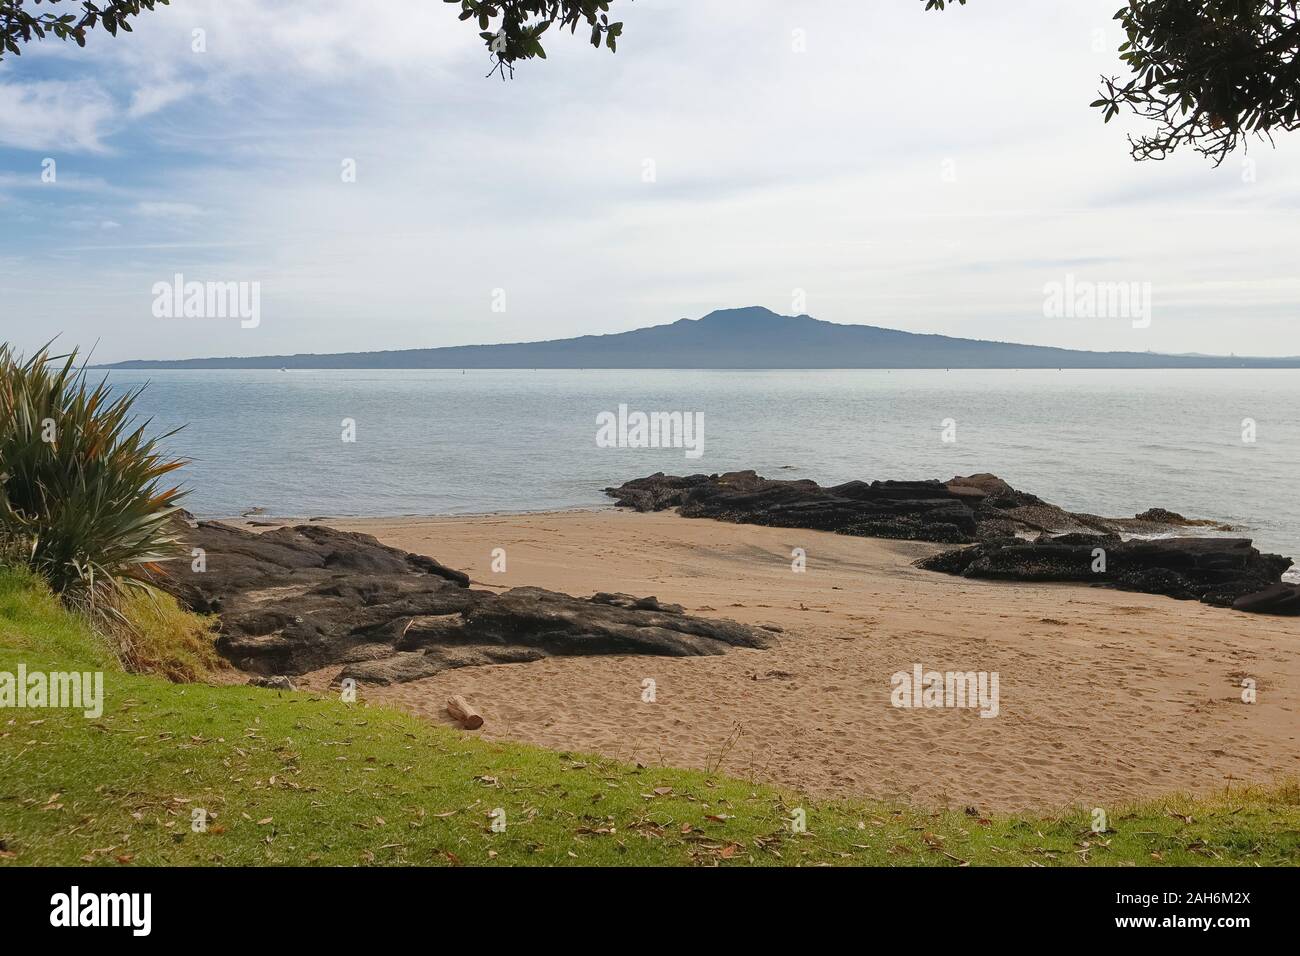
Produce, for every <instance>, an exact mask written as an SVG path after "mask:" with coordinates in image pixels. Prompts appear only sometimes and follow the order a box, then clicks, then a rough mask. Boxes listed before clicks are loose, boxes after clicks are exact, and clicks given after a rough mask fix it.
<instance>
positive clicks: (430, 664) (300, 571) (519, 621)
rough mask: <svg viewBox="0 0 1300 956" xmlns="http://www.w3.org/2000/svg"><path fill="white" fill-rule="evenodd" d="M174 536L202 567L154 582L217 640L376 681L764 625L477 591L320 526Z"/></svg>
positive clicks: (762, 642) (603, 598)
mask: <svg viewBox="0 0 1300 956" xmlns="http://www.w3.org/2000/svg"><path fill="white" fill-rule="evenodd" d="M186 534H187V537H188V540H189V542H190V544H191V545H192V547H195V548H200V549H202V553H203V554H202V565H201V569H200V570H196V569H195V567H194V565H192V564H181V563H180V562H178V563H177V564H178V566H177V567H176V568H174V569H172V570H171V571H169V574H168V576H167V577H165V578H163V579H162V580H161V581H160V582H159V583H160V584H161V586H162V587H163V588H164V589H166V590H168V591H170V592H171V593H172V594H174V595H175V596H176V597H177V598H178V599H179V600H180V601H181V602H182V603H183V604H185V605H186V606H187V607H189V608H191V609H192V610H195V611H200V612H204V613H216V614H219V615H220V617H221V636H220V638H219V640H218V643H217V650H218V651H219V652H220V653H221V654H222V655H223V656H224V657H226V658H227V659H228V660H230V661H231V663H233V664H234V665H235V666H236V667H238V668H240V669H241V670H245V671H249V672H251V673H253V674H260V675H277V676H279V675H296V674H302V673H305V672H306V671H310V670H316V669H318V668H323V667H330V666H333V665H340V666H341V667H342V669H341V670H340V672H339V674H338V678H339V679H342V678H348V677H352V678H355V679H356V680H358V681H360V682H371V683H378V684H388V683H395V682H400V681H409V680H415V679H417V678H420V677H428V676H430V675H432V674H436V673H438V672H439V671H443V670H447V669H449V668H453V667H468V666H473V665H476V664H500V663H514V662H520V661H531V660H537V659H539V658H542V657H548V656H558V655H572V654H652V655H664V656H671V657H686V656H693V655H706V654H721V653H724V652H725V651H726V650H727V649H728V648H730V647H756V648H762V647H765V646H767V636H766V633H767V632H766V631H765V630H764V629H762V628H751V627H747V626H745V625H742V624H737V623H735V622H734V621H727V620H708V619H705V618H699V617H694V616H692V615H689V614H687V613H685V611H684V610H683V609H682V608H681V607H679V606H677V605H675V604H662V603H660V602H659V601H658V600H656V599H655V598H653V597H644V598H636V597H632V596H630V595H625V594H603V593H602V594H596V595H594V596H593V597H590V598H576V597H571V596H570V595H567V594H560V593H557V592H554V591H547V590H544V589H542V588H529V587H525V588H514V589H512V590H509V591H506V592H504V593H502V594H495V593H493V592H490V591H483V590H476V589H474V588H471V587H470V586H469V585H470V581H469V578H468V577H467V576H466V575H465V574H464V573H463V572H461V571H457V570H454V569H452V568H448V567H446V566H444V565H442V564H440V563H439V562H437V561H435V560H433V559H432V558H428V557H424V556H423V555H417V554H410V553H408V552H405V551H401V550H399V549H397V548H390V547H388V546H386V545H383V544H381V543H380V542H379V541H378V540H376V539H375V538H374V537H372V536H371V535H366V534H357V533H355V532H346V531H338V530H335V529H333V528H328V527H323V526H320V525H300V526H297V527H291V528H278V529H276V530H273V531H266V532H264V533H260V534H258V533H253V532H250V531H245V530H243V529H240V528H235V527H231V526H229V525H225V524H221V523H219V522H208V521H204V522H197V523H194V525H193V527H191V528H189V529H188V530H187V532H186Z"/></svg>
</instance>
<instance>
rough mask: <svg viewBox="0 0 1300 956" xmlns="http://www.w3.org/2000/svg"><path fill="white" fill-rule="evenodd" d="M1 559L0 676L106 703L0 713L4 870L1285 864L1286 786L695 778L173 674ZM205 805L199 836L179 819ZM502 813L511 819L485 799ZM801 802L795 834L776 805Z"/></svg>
mask: <svg viewBox="0 0 1300 956" xmlns="http://www.w3.org/2000/svg"><path fill="white" fill-rule="evenodd" d="M112 659H113V658H112V654H111V653H110V652H109V651H108V649H107V647H106V646H105V644H104V642H103V641H102V640H100V639H99V638H97V637H96V636H95V634H94V633H93V632H92V631H91V630H90V628H88V627H87V626H86V625H85V624H84V623H83V622H81V621H79V620H77V619H75V618H73V617H71V616H69V615H68V614H67V613H66V612H64V611H63V610H61V609H60V607H59V606H58V604H57V603H56V602H55V601H54V599H53V598H52V597H50V596H49V594H48V593H47V592H45V591H43V590H42V589H41V587H40V586H39V585H37V584H36V583H35V582H34V580H33V579H32V578H31V577H30V576H29V575H27V574H23V573H14V572H7V571H4V570H0V671H11V672H12V671H15V670H16V668H17V665H18V663H19V662H20V661H21V662H24V663H26V665H27V667H28V669H29V670H31V669H36V668H46V669H65V670H67V669H72V668H74V667H76V668H79V669H85V668H87V667H99V668H102V669H104V670H105V671H106V673H105V698H106V699H105V707H104V713H103V716H102V717H101V718H99V719H97V720H88V719H86V718H85V717H83V716H82V715H81V712H80V711H65V710H52V709H49V710H39V711H37V710H0V863H6V864H9V865H15V864H17V865H21V864H78V863H86V864H94V865H109V866H117V865H124V864H129V865H151V864H209V865H210V864H224V865H240V864H248V865H277V864H308V863H319V864H331V865H358V864H361V865H367V864H403V863H408V864H456V863H464V864H487V865H501V864H577V865H692V864H694V865H715V864H718V865H725V866H735V865H744V864H757V865H792V864H805V865H809V864H823V863H830V864H888V865H916V864H919V865H939V866H957V865H959V864H961V863H963V862H969V863H971V864H973V865H1012V866H1021V865H1068V864H1090V865H1126V864H1136V865H1152V864H1162V863H1163V864H1243V863H1260V864H1264V865H1272V864H1292V865H1294V864H1296V863H1297V862H1298V861H1300V788H1298V787H1296V786H1294V785H1279V786H1275V787H1269V788H1252V789H1243V790H1239V791H1233V792H1231V793H1224V794H1223V795H1221V796H1220V797H1218V798H1215V799H1211V800H1190V799H1185V798H1178V797H1175V798H1170V799H1168V800H1164V801H1158V802H1154V803H1148V804H1143V805H1141V806H1133V807H1127V808H1113V809H1111V808H1108V812H1109V817H1110V818H1109V825H1110V831H1109V832H1107V833H1104V834H1101V835H1098V834H1094V833H1092V832H1091V830H1090V828H1089V824H1090V820H1089V817H1088V815H1087V814H1086V813H1085V812H1084V811H1083V810H1078V811H1067V812H1063V813H1061V814H1058V815H1038V816H1035V815H1027V816H1026V815H1022V816H1002V815H994V816H990V817H975V816H970V815H967V814H966V813H962V812H930V811H927V810H924V809H918V808H908V807H896V806H889V805H884V804H874V803H851V802H839V801H833V802H818V801H813V800H809V799H806V798H803V797H800V796H799V795H797V794H794V793H789V792H783V791H781V790H779V789H776V788H772V787H768V786H760V785H756V784H751V783H748V782H745V781H742V780H737V779H734V778H729V777H723V776H717V775H712V774H705V773H699V772H693V771H684V770H671V769H661V768H638V767H632V766H628V765H626V764H620V763H617V762H613V761H609V760H604V759H601V758H595V757H588V756H581V755H576V754H562V753H554V752H551V751H547V750H542V749H539V748H536V747H529V746H523V745H513V744H497V743H489V742H485V741H481V740H477V739H474V738H473V737H472V736H470V735H468V734H463V733H460V732H456V731H453V730H450V729H445V728H442V727H438V726H433V725H430V724H428V723H425V722H423V721H420V720H418V719H417V718H414V717H410V716H407V715H404V714H401V713H398V712H396V711H393V710H389V709H386V708H382V707H368V706H365V705H364V704H344V703H341V702H339V701H337V700H334V699H325V698H321V697H318V696H314V695H310V694H305V693H278V692H271V691H265V690H259V689H253V688H245V687H211V686H206V685H201V684H190V685H181V684H172V683H169V682H167V681H165V680H163V679H161V678H157V677H147V676H133V675H128V674H124V673H121V672H120V671H116V670H112V671H110V670H109V668H110V667H111V666H112V665H111V664H110V663H109V662H110V661H112ZM195 808H203V809H205V810H207V811H208V812H209V813H211V814H213V817H212V818H211V819H210V822H209V825H208V829H207V832H203V833H196V832H192V829H191V813H192V811H193V810H194V809H195ZM496 808H502V809H503V810H504V811H505V824H506V826H505V830H504V832H493V831H492V829H491V826H490V824H491V819H490V818H489V813H491V812H492V811H493V810H494V809H496ZM796 808H802V809H803V810H804V812H805V813H806V818H807V832H806V833H802V834H796V833H794V832H793V828H792V826H791V818H792V814H793V812H794V810H795V809H796Z"/></svg>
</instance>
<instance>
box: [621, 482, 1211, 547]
mask: <svg viewBox="0 0 1300 956" xmlns="http://www.w3.org/2000/svg"><path fill="white" fill-rule="evenodd" d="M605 493H606V494H608V495H609V496H610V497H612V498H614V499H615V500H616V501H617V503H618V504H619V505H621V506H623V507H628V508H635V509H636V510H637V511H663V510H665V509H668V508H676V509H677V510H678V512H679V513H680V514H682V515H683V516H685V517H688V518H716V519H718V520H721V521H735V522H739V523H742V524H761V525H769V526H773V527H782V528H809V529H812V530H815V531H834V532H838V533H840V534H852V535H861V536H864V537H871V538H903V539H909V540H916V541H934V542H938V543H941V544H969V543H972V542H975V541H985V540H993V539H997V538H1002V537H1008V536H1012V535H1017V534H1037V533H1041V532H1048V531H1050V532H1055V533H1062V532H1083V533H1099V534H1119V533H1121V532H1123V533H1131V534H1138V533H1159V532H1167V531H1169V530H1171V529H1172V528H1182V527H1186V526H1188V525H1208V524H1212V523H1211V522H1194V521H1188V519H1186V518H1183V517H1182V516H1181V515H1177V514H1174V513H1173V512H1164V511H1161V510H1160V509H1152V510H1151V511H1148V512H1144V513H1143V514H1141V515H1138V516H1136V517H1134V518H1101V517H1098V516H1096V515H1089V514H1075V513H1073V512H1069V511H1066V510H1065V509H1063V508H1058V507H1057V506H1056V505H1053V504H1049V503H1048V502H1046V501H1043V500H1042V499H1041V498H1039V497H1038V496H1037V495H1031V494H1029V493H1028V492H1024V491H1017V490H1016V489H1015V488H1012V487H1011V485H1009V484H1007V483H1006V482H1005V481H1003V480H1002V479H1001V478H999V477H997V476H996V475H989V474H979V475H970V476H967V477H957V478H953V479H951V480H950V481H872V482H869V483H868V482H865V481H849V482H845V483H844V484H842V485H833V486H831V487H828V488H823V487H822V486H820V485H819V484H817V482H815V481H809V480H806V479H805V480H797V481H782V480H776V479H769V478H763V477H762V476H760V475H758V474H756V473H755V472H752V471H733V472H727V473H726V474H722V475H688V476H685V477H677V476H673V475H665V474H663V473H662V472H660V473H658V474H654V475H651V476H649V477H648V478H638V479H636V480H634V481H629V482H626V483H624V484H622V485H620V486H619V487H617V488H606V489H605Z"/></svg>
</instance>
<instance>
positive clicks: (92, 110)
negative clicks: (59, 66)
mask: <svg viewBox="0 0 1300 956" xmlns="http://www.w3.org/2000/svg"><path fill="white" fill-rule="evenodd" d="M115 115H116V108H115V107H114V105H113V101H112V99H111V98H110V97H109V96H108V94H107V93H105V92H104V90H103V89H102V88H101V87H100V86H99V85H98V84H97V83H94V82H91V81H62V80H45V81H40V82H35V83H4V84H0V144H3V145H5V146H14V147H17V148H18V149H30V150H77V151H88V152H93V153H98V152H103V151H104V145H103V143H102V142H101V141H100V138H101V137H102V136H103V135H104V129H105V127H106V126H107V125H108V124H109V123H110V122H111V121H112V120H113V119H114V117H115Z"/></svg>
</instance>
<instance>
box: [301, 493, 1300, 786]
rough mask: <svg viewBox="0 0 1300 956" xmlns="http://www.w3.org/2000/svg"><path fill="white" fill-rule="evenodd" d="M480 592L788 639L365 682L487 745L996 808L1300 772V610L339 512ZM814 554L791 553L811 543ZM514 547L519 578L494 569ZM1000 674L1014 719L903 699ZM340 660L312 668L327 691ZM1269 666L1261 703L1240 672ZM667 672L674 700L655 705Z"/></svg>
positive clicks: (637, 533) (671, 524) (618, 523)
mask: <svg viewBox="0 0 1300 956" xmlns="http://www.w3.org/2000/svg"><path fill="white" fill-rule="evenodd" d="M328 523H329V524H331V525H333V526H335V527H339V528H343V529H348V530H358V531H365V532H368V533H371V534H374V535H376V536H377V537H379V538H380V539H381V540H382V541H385V542H387V543H389V544H392V545H395V546H397V547H400V548H404V549H407V550H410V551H416V552H420V553H423V554H428V555H432V556H434V557H436V558H437V559H438V560H440V561H443V562H444V563H446V564H449V565H451V566H453V567H457V568H462V569H465V570H466V571H468V572H469V573H470V576H471V577H472V578H473V579H474V581H475V582H476V584H477V585H480V586H485V587H495V588H508V587H516V586H520V585H538V586H541V587H546V588H552V589H554V590H558V591H566V592H569V593H571V594H576V595H589V594H592V593H594V592H595V591H624V592H627V593H630V594H636V595H650V594H653V595H655V596H657V597H659V598H660V599H661V600H664V601H671V602H675V603H679V604H682V605H684V606H685V607H686V608H687V610H688V611H691V612H694V613H698V614H701V615H706V616H710V617H729V618H732V619H734V620H737V621H742V622H745V623H749V624H765V623H766V624H776V625H779V626H780V627H781V628H783V629H784V633H781V634H779V635H776V638H775V641H774V644H773V646H772V648H771V649H770V650H766V651H760V650H743V649H740V650H732V651H730V652H728V653H727V654H725V655H722V656H719V657H705V658H698V657H697V658H660V657H640V656H638V657H571V658H551V659H548V660H543V661H537V662H534V663H529V664H510V665H500V666H493V667H477V668H466V669H461V670H455V671H449V672H445V673H443V674H440V675H438V676H436V677H432V678H428V679H425V680H420V681H415V682H413V683H409V684H402V685H397V686H393V687H365V688H363V690H362V694H363V696H364V697H365V698H366V699H368V700H371V701H382V702H385V703H389V704H392V705H395V706H398V707H402V708H405V709H407V710H410V711H414V712H415V713H418V714H422V715H425V716H427V717H428V718H430V719H431V720H435V721H439V722H442V723H450V722H451V721H450V719H449V718H448V717H447V716H446V713H445V712H444V706H445V703H446V700H447V698H448V696H449V695H451V694H463V695H465V696H466V697H467V698H468V699H469V700H470V701H471V702H472V703H473V704H474V705H475V706H477V708H478V709H479V710H480V711H481V712H482V713H483V715H484V717H485V718H486V720H487V724H486V726H485V727H484V728H483V730H482V731H479V732H478V733H480V734H481V735H482V736H484V737H488V738H498V739H510V740H521V741H528V742H530V743H535V744H540V745H542V746H545V747H550V748H555V749H561V750H573V751H583V752H595V753H601V754H605V755H608V756H611V757H616V758H620V759H623V760H628V761H633V760H635V761H641V762H642V763H645V764H668V765H677V766H687V767H697V768H707V769H712V768H715V767H720V768H721V769H722V770H723V771H726V772H728V773H732V774H735V775H739V776H742V777H747V778H752V779H755V780H762V781H769V782H775V783H778V784H784V785H788V786H791V787H795V788H799V789H802V790H805V791H808V792H811V793H813V794H816V795H823V796H826V795H837V796H872V797H884V798H901V799H904V800H908V801H911V802H916V803H922V804H927V805H948V806H955V807H965V806H975V807H977V808H979V809H981V810H1010V809H1028V808H1055V807H1061V806H1065V805H1070V804H1082V805H1086V806H1088V807H1092V806H1107V805H1113V804H1114V802H1116V801H1119V800H1123V799H1127V798H1134V797H1140V796H1148V795H1155V794H1160V793H1164V792H1168V791H1171V790H1191V791H1194V792H1208V791H1213V790H1218V789H1221V788H1223V787H1224V786H1225V785H1227V784H1229V783H1234V782H1269V781H1272V780H1274V779H1276V778H1277V777H1278V776H1280V775H1294V774H1295V773H1296V772H1297V769H1298V768H1300V763H1298V762H1297V758H1298V757H1300V742H1298V739H1297V735H1298V734H1300V721H1298V720H1297V703H1300V621H1297V620H1296V619H1294V618H1291V619H1288V618H1278V617H1262V616H1253V615H1246V614H1241V613H1238V612H1234V611H1229V610H1223V609H1219V608H1212V607H1207V606H1205V605H1202V604H1198V603H1192V602H1180V601H1174V600H1171V599H1169V598H1165V597H1159V596H1148V595H1142V594H1131V593H1124V592H1119V591H1108V590H1103V589H1097V588H1086V587H1078V586H1071V585H1026V584H1000V583H993V582H981V581H967V580H964V579H960V578H953V577H949V576H946V575H939V574H934V573H931V572H925V571H919V570H916V569H914V568H912V567H910V562H911V560H912V559H914V558H916V557H919V556H921V555H923V554H928V553H931V552H932V551H934V550H936V546H934V545H927V544H916V543H910V542H892V541H880V540H872V539H864V538H854V537H847V536H841V535H834V534H826V533H820V532H813V531H799V530H789V529H779V528H764V527H756V526H752V525H732V524H726V523H721V522H715V521H710V520H703V519H686V518H681V517H678V516H677V515H673V514H649V515H646V514H635V513H628V512H619V511H613V510H606V511H585V512H584V511H577V512H561V513H550V514H534V515H508V516H487V517H472V518H390V519H332V520H330V521H329V522H328ZM796 547H798V548H803V549H805V550H806V552H807V570H806V572H804V573H795V572H793V571H792V570H791V551H792V549H794V548H796ZM494 548H504V549H505V550H506V555H507V562H508V564H507V567H508V570H507V572H506V573H493V572H492V571H491V560H492V550H493V549H494ZM915 663H920V664H923V665H924V666H925V667H926V668H927V669H935V670H940V671H947V670H961V671H997V672H998V674H999V680H1000V714H999V715H998V716H997V717H996V718H992V719H989V718H981V717H979V716H978V713H977V711H975V710H949V709H910V710H909V709H899V708H895V707H893V706H891V704H890V690H891V686H890V676H891V675H892V674H893V673H894V672H896V671H899V670H904V671H910V670H911V668H912V666H913V664H915ZM337 670H338V669H337V668H331V669H330V670H329V671H325V672H318V673H317V674H314V675H310V676H309V678H308V686H316V687H323V686H324V685H325V683H326V681H327V680H328V678H329V677H332V676H333V675H334V674H336V673H337ZM1246 677H1249V678H1253V679H1254V680H1255V681H1257V683H1258V702H1257V703H1254V704H1246V703H1243V701H1242V699H1241V697H1242V686H1241V684H1242V680H1243V678H1246ZM646 678H651V679H653V680H654V681H655V685H656V698H657V699H656V701H655V702H654V703H645V702H643V701H642V686H643V684H642V682H643V680H644V679H646Z"/></svg>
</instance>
